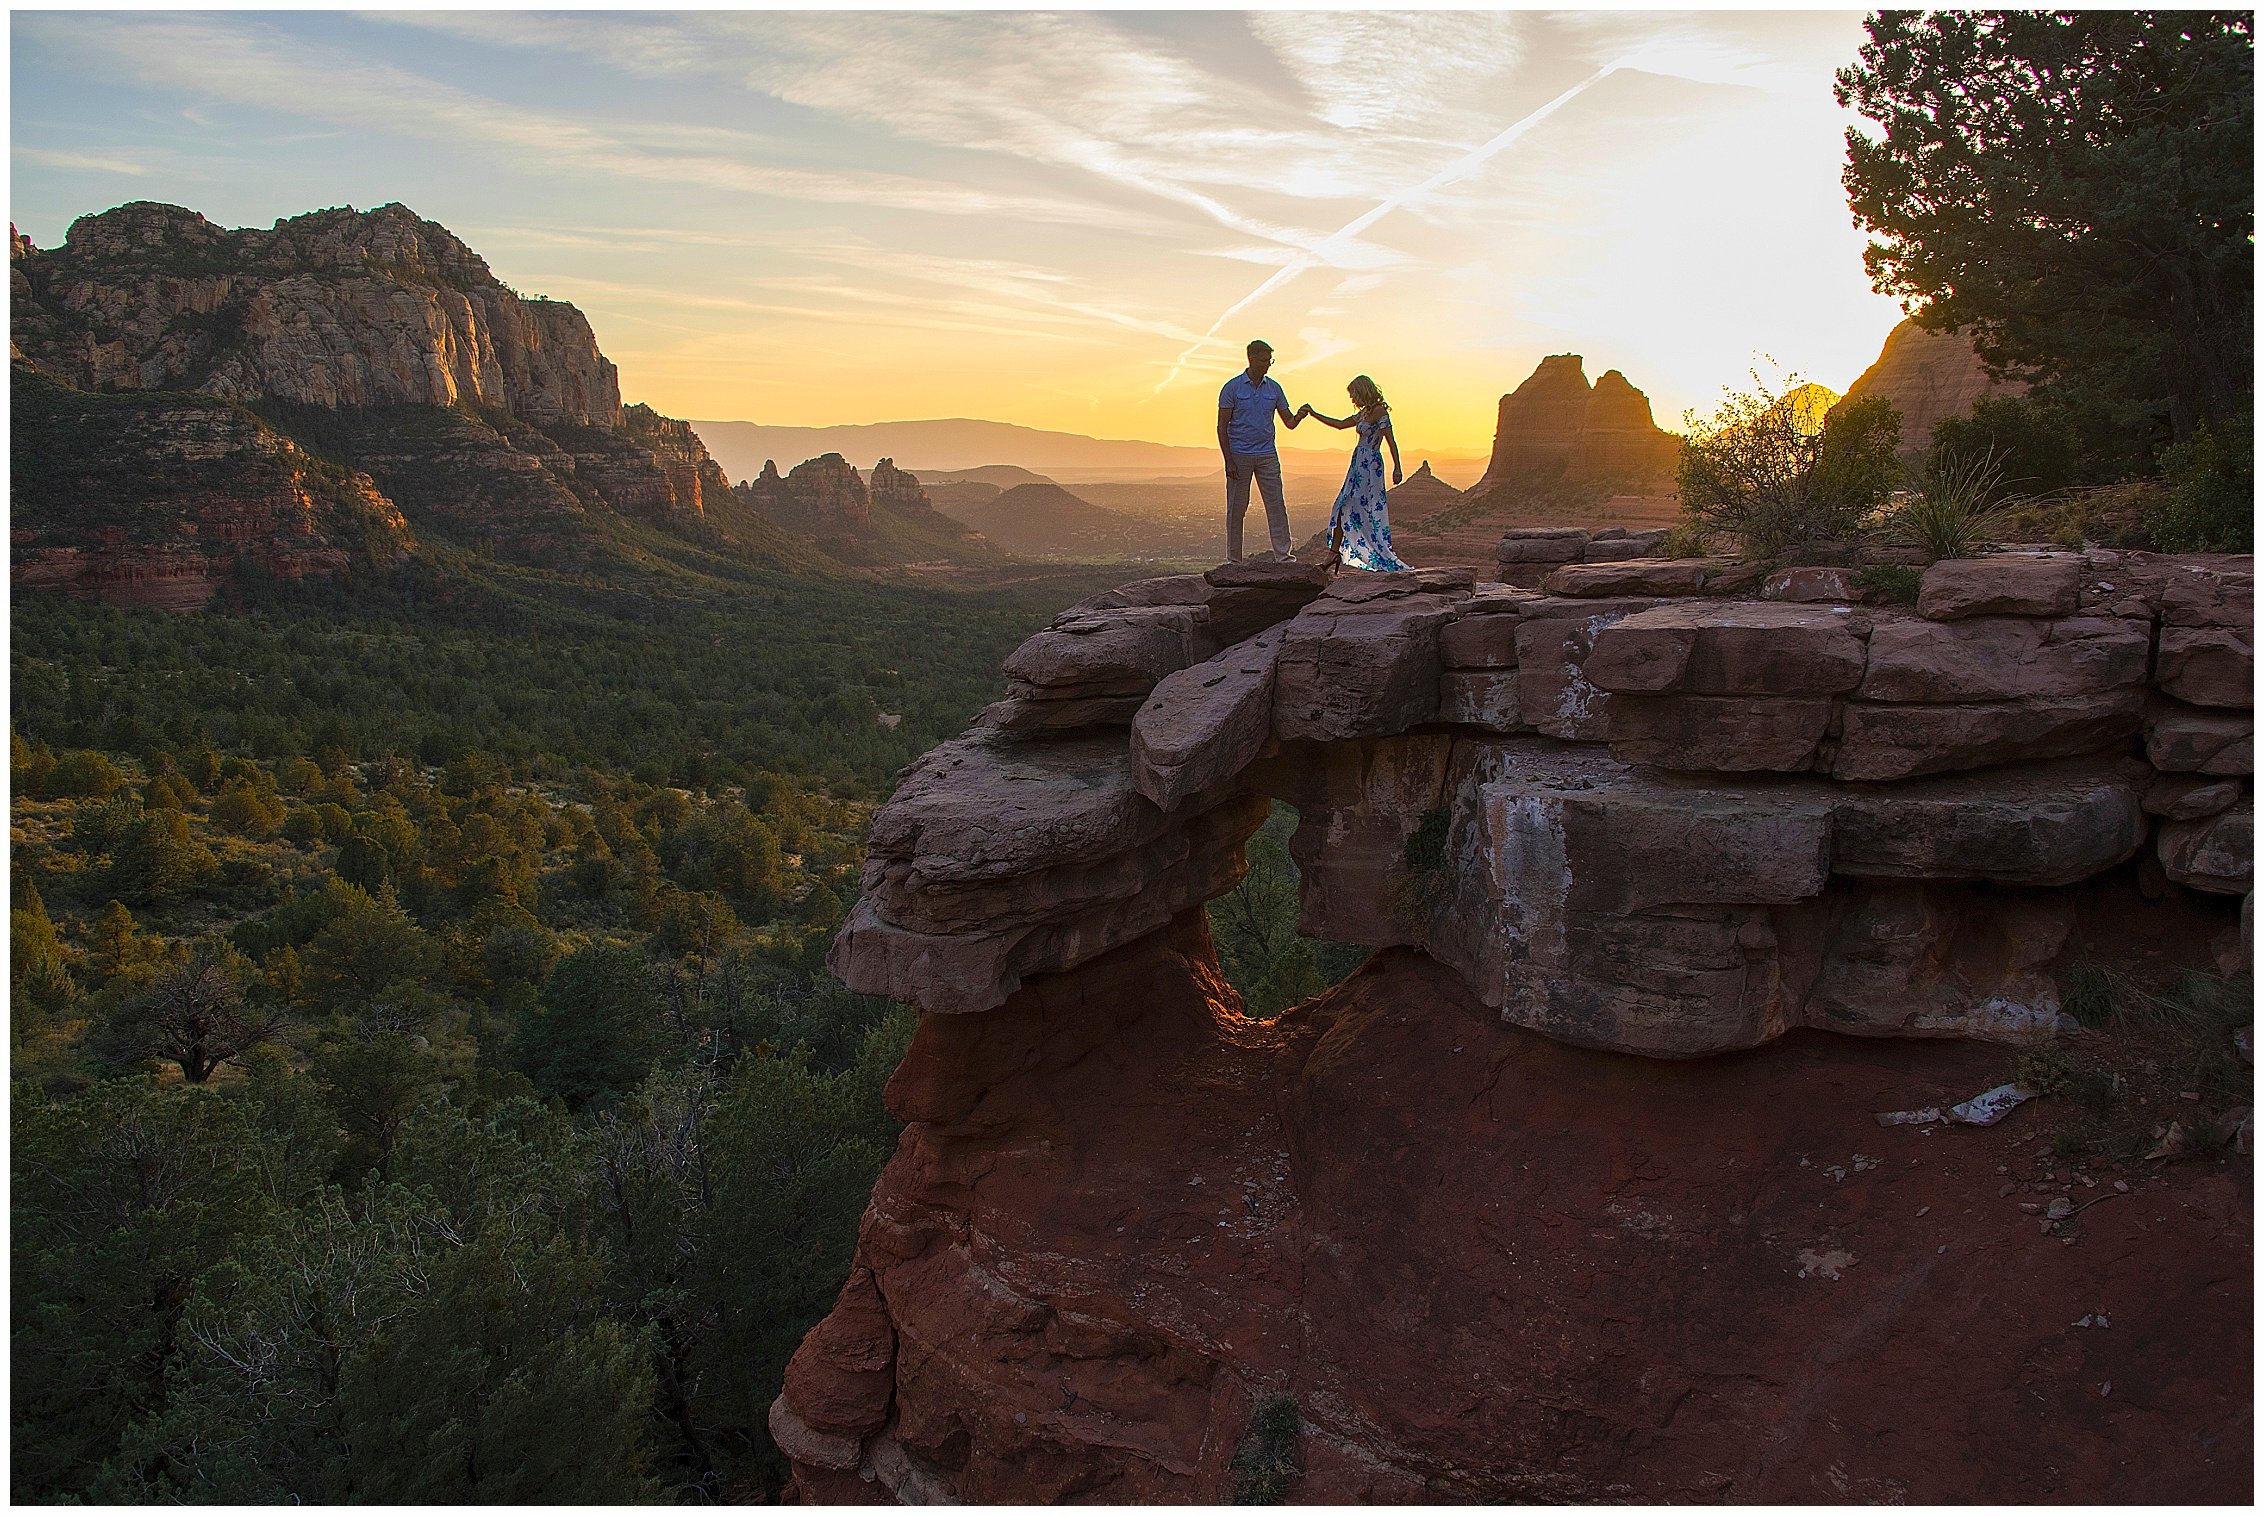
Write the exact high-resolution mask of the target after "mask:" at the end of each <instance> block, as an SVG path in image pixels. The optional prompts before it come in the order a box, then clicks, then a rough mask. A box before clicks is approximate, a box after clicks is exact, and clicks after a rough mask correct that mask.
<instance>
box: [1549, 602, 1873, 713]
mask: <svg viewBox="0 0 2264 1516" xmlns="http://www.w3.org/2000/svg"><path fill="white" fill-rule="evenodd" d="M1867 630H1868V624H1867V623H1865V622H1860V621H1858V620H1857V619H1856V618H1855V617H1853V616H1852V615H1850V614H1848V613H1845V612H1834V611H1831V610H1811V609H1809V608H1807V607H1805V606H1791V605H1774V604H1768V603H1760V604H1754V603H1737V604H1730V605H1711V606H1710V605H1676V606H1661V607H1659V608H1657V609H1655V610H1648V611H1641V612H1638V613H1636V614H1635V615H1632V616H1629V617H1627V618H1626V619H1625V620H1622V621H1617V622H1614V623H1612V624H1611V625H1610V626H1607V627H1605V628H1603V629H1602V630H1600V631H1599V632H1597V634H1596V645H1595V650H1594V651H1593V652H1592V653H1590V654H1589V656H1588V659H1587V661H1586V663H1585V664H1584V665H1583V670H1584V672H1585V673H1586V675H1587V678H1588V680H1589V682H1591V683H1592V684H1594V685H1596V687H1597V688H1599V689H1605V690H1610V691H1612V692H1613V693H1615V694H1620V693H1624V694H1664V693H1668V692H1676V693H1690V694H1705V695H1729V694H1750V695H1832V694H1840V693H1843V692H1845V691H1848V690H1852V689H1854V688H1855V687H1856V685H1857V684H1858V683H1860V682H1861V681H1862V678H1863V668H1864V657H1865V653H1864V645H1863V642H1862V640H1861V638H1860V637H1859V636H1858V632H1860V631H1867ZM1818 735H1821V733H1819V734H1818Z"/></svg>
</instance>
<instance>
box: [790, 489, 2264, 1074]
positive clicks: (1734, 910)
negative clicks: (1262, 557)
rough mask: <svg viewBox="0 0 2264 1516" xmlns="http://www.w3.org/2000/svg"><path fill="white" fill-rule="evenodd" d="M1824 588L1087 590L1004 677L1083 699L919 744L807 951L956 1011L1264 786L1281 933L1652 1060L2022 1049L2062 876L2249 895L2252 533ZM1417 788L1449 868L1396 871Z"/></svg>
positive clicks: (1161, 585)
mask: <svg viewBox="0 0 2264 1516" xmlns="http://www.w3.org/2000/svg"><path fill="white" fill-rule="evenodd" d="M1591 540H1592V539H1591V537H1590V535H1589V534H1587V533H1579V534H1577V540H1575V535H1574V534H1564V535H1549V534H1541V533H1524V534H1516V535H1515V536H1514V538H1513V540H1511V541H1509V542H1507V543H1505V553H1507V552H1511V551H1515V552H1521V553H1533V554H1539V553H1543V552H1546V553H1548V554H1550V555H1555V554H1565V555H1566V556H1565V557H1561V558H1555V559H1554V561H1555V562H1557V563H1559V564H1562V563H1565V562H1569V561H1572V559H1573V558H1574V557H1576V556H1577V553H1579V552H1585V550H1586V547H1587V544H1588V543H1589V542H1590V541H1591ZM1671 561H1672V560H1661V562H1671ZM1727 570H1739V571H1738V572H1729V571H1727ZM1553 572H1554V570H1552V573H1553ZM1670 579H1671V581H1672V582H1671V583H1670V582H1669V581H1670ZM1685 579H1689V580H1691V581H1692V583H1693V584H1694V585H1695V586H1696V588H1697V593H1691V592H1690V587H1689V586H1686V585H1685V584H1684V580H1685ZM1764 581H1765V582H1766V584H1768V585H1776V586H1778V587H1779V588H1780V589H1784V588H1787V587H1792V586H1801V587H1803V588H1802V589H1801V590H1800V593H1799V594H1779V595H1775V596H1769V595H1768V594H1767V591H1766V589H1765V588H1763V586H1764ZM1630 582H1649V583H1651V584H1652V585H1653V587H1654V588H1657V589H1659V590H1660V593H1653V594H1628V593H1620V592H1618V591H1620V590H1621V589H1622V588H1624V586H1625V585H1627V584H1628V583H1630ZM1830 582H1831V581H1830V580H1829V579H1828V576H1827V575H1826V573H1825V571H1821V570H1819V571H1816V572H1814V573H1807V572H1806V571H1780V572H1779V573H1778V574H1776V575H1773V576H1764V575H1762V574H1761V573H1759V572H1758V570H1756V571H1755V572H1753V573H1751V574H1746V573H1744V572H1742V566H1739V565H1729V566H1727V569H1726V570H1720V571H1717V570H1716V569H1714V568H1713V567H1711V566H1709V567H1707V568H1705V569H1704V570H1702V571H1701V572H1698V573H1697V574H1695V575H1692V574H1687V573H1686V574H1682V575H1681V576H1680V577H1675V576H1673V575H1669V576H1665V577H1658V576H1654V577H1653V579H1651V580H1649V581H1642V580H1641V579H1640V576H1637V579H1636V580H1634V581H1631V580H1630V578H1629V577H1628V576H1626V575H1621V574H1617V573H1614V574H1610V575H1590V576H1585V577H1583V576H1568V577H1567V578H1566V579H1564V580H1561V581H1559V583H1558V584H1557V585H1555V586H1553V587H1552V588H1551V589H1550V590H1549V591H1545V592H1535V591H1534V590H1533V589H1530V588H1520V587H1517V586H1511V585H1506V584H1502V585H1496V584H1477V583H1474V582H1473V581H1472V579H1471V577H1470V576H1469V575H1468V574H1467V573H1459V574H1458V573H1454V572H1451V571H1450V572H1440V571H1416V572H1411V573H1406V574H1377V575H1368V574H1357V573H1347V574H1343V575H1340V576H1338V577H1336V578H1335V579H1334V580H1330V581H1326V582H1324V578H1323V576H1322V575H1321V574H1320V573H1319V572H1318V571H1316V569H1315V568H1314V567H1313V566H1311V565H1306V564H1299V563H1294V562H1291V563H1250V564H1240V565H1226V566H1222V567H1221V568H1219V569H1214V570H1212V571H1211V572H1210V573H1209V574H1206V575H1202V576H1195V575H1183V576H1168V577H1166V578H1162V579H1156V580H1148V581H1141V582H1139V583H1137V584H1132V585H1127V586H1124V587H1123V588H1121V589H1120V590H1118V591H1113V592H1108V593H1104V594H1102V595H1099V596H1095V597H1092V598H1091V599H1089V600H1087V601H1085V602H1082V603H1081V604H1080V605H1079V606H1078V607H1075V608H1073V610H1072V611H1071V612H1068V613H1064V615H1063V616H1062V617H1061V618H1057V620H1056V622H1055V624H1054V625H1053V626H1051V627H1049V628H1048V629H1046V630H1045V631H1042V632H1040V633H1038V634H1037V635H1036V636H1034V637H1033V638H1032V639H1031V640H1030V642H1028V643H1026V644H1025V645H1024V647H1023V648H1022V649H1021V650H1018V652H1017V653H1016V655H1015V656H1014V657H1013V658H1011V659H1010V660H1009V661H1008V668H1009V670H1010V671H1011V672H1013V673H1015V674H1017V675H1018V676H1020V678H1019V681H1018V682H1019V686H1020V687H1021V688H1022V689H1023V691H1024V698H1025V699H1027V698H1028V697H1029V696H1032V695H1036V694H1039V693H1043V694H1044V695H1046V696H1047V697H1048V698H1049V699H1053V700H1060V699H1062V698H1063V695H1064V692H1066V694H1067V696H1068V697H1072V698H1076V697H1081V698H1084V699H1086V700H1088V701H1089V702H1091V708H1092V709H1093V710H1094V711H1095V712H1098V714H1095V715H1093V716H1092V717H1091V719H1090V720H1088V721H1087V722H1086V724H1085V725H1084V726H1083V727H1082V729H1073V730H1071V731H1070V732H1069V733H1068V734H1066V735H1064V734H1062V733H1061V732H1059V731H1054V730H1047V729H1045V728H1042V727H1026V728H1024V729H1022V730H1019V731H1015V730H1007V731H989V732H981V733H977V734H974V735H971V736H969V737H964V738H961V739H956V740H955V742H953V743H947V744H945V745H944V747H942V748H939V749H938V750H937V751H936V753H934V754H931V755H930V756H929V758H927V759H923V760H922V761H921V762H920V763H918V764H915V765H914V766H913V767H912V768H911V769H909V770H907V771H906V775H905V777H904V780H903V783H902V785H901V786H900V788H899V791H898V794H897V796H896V797H895V798H894V799H893V800H891V802H890V803H889V805H888V806H886V807H884V809H883V811H882V813H881V815H880V817H879V818H878V819H877V820H876V823H875V828H874V840H873V850H872V855H871V859H870V861H869V862H868V865H867V872H866V897H865V899H864V900H863V901H861V902H860V905H859V909H858V914H857V917H856V919H855V920H853V921H852V923H851V925H850V926H849V927H848V928H847V929H845V931H844V933H843V936H842V939H841V941H840V942H839V943H838V944H837V946H836V949H835V956H834V960H833V961H834V962H835V964H836V966H837V968H838V969H839V970H840V971H841V972H842V974H843V976H844V978H846V979H848V980H849V982H851V983H852V984H853V985H855V986H856V987H858V988H860V989H869V990H872V991H874V992H876V993H885V994H890V995H894V996H896V997H897V998H900V999H905V1000H908V1001H911V1002H912V1003H914V1004H916V1005H919V1006H921V1007H923V1008H924V1009H927V1010H931V1011H944V1010H951V1011H957V1012H968V1011H981V1010H983V1009H986V1008H988V1007H990V1006H993V1005H996V1004H998V1003H1000V1002H1002V1001H1003V1000H1004V998H1005V997H1006V996H1007V995H1008V994H1011V993H1012V992H1013V989H1014V987H1015V986H1018V985H1020V984H1021V983H1023V982H1024V981H1025V979H1026V978H1027V976H1028V975H1030V974H1043V973H1048V972H1058V971H1060V970H1061V969H1065V968H1069V967H1073V966H1075V964H1076V963H1078V962H1081V961H1086V960H1088V959H1089V958H1090V957H1092V956H1095V955H1097V954H1099V953H1103V952H1107V951H1112V950H1113V949H1115V948H1117V947H1120V946H1122V945H1124V944H1125V943H1126V942H1128V941H1130V940H1132V936H1131V935H1127V934H1134V935H1136V934H1137V933H1138V932H1141V931H1152V930H1155V929H1156V928H1157V927H1158V926H1160V925H1161V923H1162V922H1163V921H1165V920H1168V919H1170V917H1171V915H1172V914H1174V913H1176V912H1178V911H1181V910H1185V909H1188V908H1191V907H1192V906H1195V905H1199V904H1200V903H1201V902H1202V900H1203V899H1205V898H1208V897H1209V894H1215V893H1217V892H1219V891H1221V890H1223V889H1226V888H1231V885H1232V882H1233V881H1234V880H1236V879H1238V878H1239V877H1240V866H1239V853H1240V849H1241V846H1242V844H1243V842H1244V841H1245V840H1246V837H1247V835H1248V832H1249V831H1250V830H1253V829H1254V828H1255V826H1256V825H1257V824H1258V822H1259V821H1261V820H1262V819H1263V814H1264V808H1265V806H1266V804H1267V803H1269V802H1270V801H1271V800H1274V799H1280V800H1284V801H1286V802H1288V803H1289V804H1291V805H1293V806H1295V807H1296V808H1297V810H1298V813H1299V826H1298V830H1297V833H1296V837H1295V840H1294V842H1293V856H1295V858H1296V859H1297V861H1298V863H1299V866H1300V868H1301V870H1302V877H1301V880H1300V889H1301V892H1302V895H1303V909H1302V913H1301V919H1302V923H1303V929H1304V930H1306V931H1308V932H1309V933H1311V934H1314V935H1323V936H1330V937H1334V938H1336V939H1338V940H1344V941H1351V942H1359V943H1366V944H1369V945H1374V946H1382V945H1413V946H1419V947H1422V948H1423V949H1424V950H1426V951H1428V952H1430V953H1431V954H1432V955H1433V956H1435V957H1437V958H1438V959H1439V960H1440V961H1442V962H1444V963H1447V964H1449V965H1452V966H1453V967H1455V968H1456V969H1457V970H1458V971H1460V972H1462V973H1463V974H1464V976H1465V977H1466V979H1467V980H1468V981H1469V982H1470V983H1471V985H1472V987H1473V989H1474V990H1475V991H1476V992H1477V993H1478V994H1479V995H1480V996H1481V997H1482V998H1483V999H1484V1000H1485V1002H1486V1003H1487V1004H1489V1005H1493V1006H1495V1007H1496V1008H1497V1009H1499V1010H1500V1012H1501V1013H1502V1015H1503V1016H1504V1017H1505V1019H1508V1020H1510V1021H1512V1022H1515V1023H1517V1024H1520V1025H1524V1026H1528V1027H1532V1028H1535V1029H1537V1030H1541V1031H1543V1032H1546V1033H1548V1034H1550V1035H1552V1036H1557V1037H1559V1038H1561V1039H1563V1040H1568V1041H1574V1042H1578V1043H1581V1044H1584V1045H1588V1046H1596V1047H1607V1048H1620V1049H1623V1050H1626V1051H1636V1052H1644V1053H1649V1054H1653V1055H1656V1056H1674V1057H1681V1056H1692V1055H1697V1054H1704V1053H1710V1052H1718V1051H1725V1050H1728V1049H1732V1048H1736V1047H1742V1046H1750V1045H1752V1044H1753V1043H1755V1042H1759V1041H1766V1040H1768V1039H1770V1038H1772V1037H1774V1036H1777V1035H1779V1034H1781V1033H1782V1032H1783V1031H1785V1030H1787V1029H1789V1028H1790V1027H1793V1026H1800V1025H1816V1026H1825V1027H1830V1028H1833V1029H1836V1030H1841V1031H1855V1032H1863V1033H1873V1034H1885V1035H1913V1034H1915V1035H1948V1036H1970V1037H1979V1038H1983V1039H1992V1040H1994V1039H2002V1038H2005V1037H2009V1036H2017V1035H2026V1034H2027V1033H2028V1032H2029V1031H2030V1030H2032V1029H2033V1028H2035V1027H2038V1026H2044V1027H2049V1026H2051V1025H2053V1024H2055V1022H2056V1017H2057V1014H2058V1003H2057V993H2056V989H2055V988H2054V986H2053V983H2052V979H2051V976H2050V975H2049V974H2048V973H2047V972H2045V968H2046V965H2047V964H2048V962H2049V961H2050V960H2051V959H2052V958H2053V956H2054V955H2055V954H2056V953H2057V952H2058V950H2059V947H2060V942H2061V938H2063V937H2064V935H2065V934H2064V930H2063V931H2059V932H2055V931H2054V930H2053V929H2052V928H2051V925H2050V922H2051V920H2052V918H2053V913H2054V911H2055V909H2056V907H2055V905H2054V897H2053V893H2052V892H2053V891H2055V890H2057V889H2060V888H2062V887H2064V886H2067V885H2071V884H2074V883H2077V882H2080V881H2082V880H2085V879H2089V878H2093V877H2096V876H2098V875H2099V874H2101V873H2104V872H2106V871H2108V870H2111V869H2114V868H2116V867H2118V866H2120V865H2122V864H2123V863H2125V862H2126V861H2128V860H2129V859H2130V858H2131V857H2132V856H2134V855H2136V854H2139V853H2141V852H2144V851H2146V850H2148V849H2151V852H2148V853H2147V856H2148V857H2149V858H2150V859H2157V860H2158V861H2159V867H2161V868H2162V869H2163V870H2165V871H2166V872H2167V874H2168V876H2169V877H2170V878H2171V879H2173V880H2175V881H2176V882H2177V883H2178V884H2179V885H2180V886H2182V887H2185V888H2188V889H2192V890H2196V891H2201V892H2204V893H2217V894H2228V893H2229V894H2241V893H2245V892H2246V891H2247V889H2248V888H2249V877H2250V875H2249V867H2248V862H2247V857H2248V854H2247V847H2248V841H2247V838H2248V829H2247V816H2248V803H2247V796H2248V794H2249V791H2250V780H2249V778H2248V772H2249V769H2250V767H2251V761H2250V758H2249V753H2250V751H2251V748H2252V740H2251V737H2250V735H2249V733H2250V714H2249V710H2248V707H2247V705H2246V704H2245V703H2244V702H2245V701H2246V698H2247V685H2248V673H2247V671H2248V668H2249V666H2250V664H2249V660H2250V653H2249V640H2248V630H2247V628H2248V626H2249V624H2250V621H2251V620H2252V605H2251V602H2252V596H2253V587H2252V586H2253V580H2252V572H2251V569H2250V560H2249V559H2248V558H2246V557H2245V556H2240V557H2214V558H2196V559H2169V558H2158V557H2153V556H2151V555H2132V554H2065V553H2059V554H2052V553H2041V554H2039V553H2021V554H2009V555H2000V556H1998V557H1996V558H1985V559H1978V560H1965V561H1955V562H1947V563H1942V564H1936V565H1934V566H1933V567H1932V568H1930V569H1928V570H1927V572H1926V575H1925V576H1924V579H1923V581H1922V588H1921V595H1920V604H1919V607H1918V609H1917V610H1915V611H1912V610H1908V609H1904V608H1899V607H1894V606H1881V605H1866V604H1861V603H1846V604H1841V603H1834V602H1832V601H1830V600H1828V599H1825V600H1811V599H1807V598H1802V597H1803V596H1804V595H1805V594H1806V593H1808V592H1809V591H1812V590H1814V589H1815V588H1816V587H1818V586H1821V585H1826V584H1828V583H1830ZM1725 586H1730V587H1733V588H1725ZM1735 586H1744V587H1745V589H1747V590H1753V589H1760V590H1761V594H1760V595H1759V596H1756V595H1752V594H1745V593H1743V592H1741V591H1739V590H1737V589H1735V588H1734V587H1735ZM1566 590H1569V591H1572V592H1571V593H1564V592H1561V591H1566ZM1607 591H1609V592H1607ZM2086 597H2090V599H2091V601H2092V603H2088V604H2087V603H2086ZM2140 612H2143V614H2140ZM1222 623H1230V624H1222ZM1040 680H1043V681H1045V682H1044V683H1043V684H1041V683H1040V682H1039V681H1040ZM1030 703H1042V702H1036V701H1031V702H1030ZM1103 707H1105V710H1104V709H1103ZM2142 753H2143V755H2144V756H2141V754H2142ZM2168 781H2175V785H2174V788H2175V791H2176V793H2175V796H2174V798H2173V796H2172V794H2171V790H2170V789H2161V790H2160V794H2161V796H2162V799H2161V801H2160V805H2161V807H2162V808H2163V809H2164V810H2165V811H2174V812H2175V815H2174V818H2173V817H2172V816H2170V815H2167V814H2165V815H2163V816H2162V817H2160V818H2156V817H2155V816H2153V815H2152V814H2150V811H2149V809H2148V806H2147V805H2146V804H2145V803H2144V802H2145V801H2146V798H2147V797H2148V796H2150V795H2154V794H2156V793H2157V787H2158V786H2162V785H2163V784H2165V783H2166V782H2168ZM2216 786H2222V788H2217V787H2216ZM1434 810H1443V811H1445V812H1446V813H1447V815H1448V816H1449V817H1450V818H1451V825H1450V846H1449V849H1448V859H1449V862H1448V865H1447V867H1448V868H1450V869H1451V870H1452V871H1453V876H1452V878H1451V880H1450V881H1448V882H1447V887H1445V888H1443V889H1441V888H1432V889H1428V890H1409V889H1407V888H1406V887H1405V886H1406V883H1407V880H1406V875H1407V871H1408V869H1409V868H1410V864H1409V862H1408V860H1407V857H1406V842H1407V839H1408V838H1409V837H1410V836H1412V834H1413V833H1414V831H1415V830H1416V828H1417V827H1418V826H1419V825H1420V824H1421V823H1422V821H1423V819H1424V817H1425V816H1426V815H1427V814H1428V813H1430V812H1432V811H1434ZM1206 892H1208V893H1206ZM1415 897H1421V898H1424V899H1428V900H1431V901H1434V902H1437V903H1435V904H1434V905H1432V906H1428V907H1425V908H1423V910H1422V911H1418V912H1416V914H1415V915H1414V916H1412V917H1411V916H1410V909H1411V908H1410V907H1409V906H1408V905H1407V904H1406V901H1407V900H1408V899H1410V898H1415ZM985 912H992V914H990V915H987V916H986V915H985V914H984V913H985ZM1882 942H1887V943H1889V944H1890V945H1889V946H1886V947H1882V946H1881V943H1882ZM1080 955H1082V956H1080ZM953 976H958V977H957V978H954V977H953Z"/></svg>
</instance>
